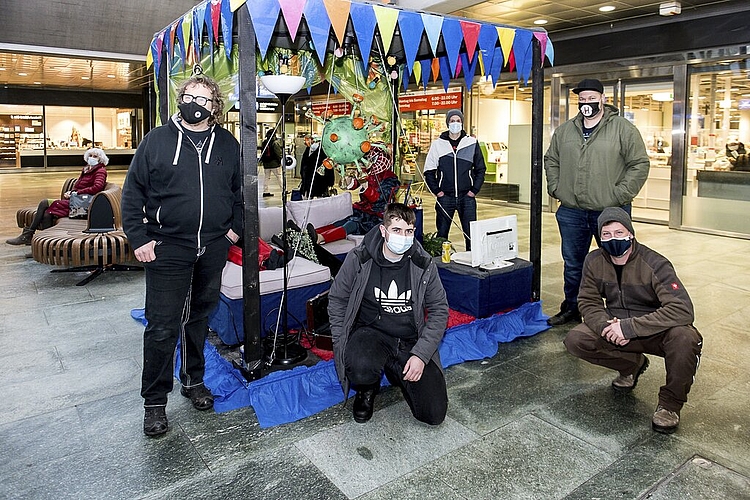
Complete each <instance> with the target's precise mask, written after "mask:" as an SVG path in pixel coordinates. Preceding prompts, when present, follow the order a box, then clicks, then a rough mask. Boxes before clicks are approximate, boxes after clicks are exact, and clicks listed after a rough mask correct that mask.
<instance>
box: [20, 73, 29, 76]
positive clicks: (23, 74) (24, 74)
mask: <svg viewBox="0 0 750 500" xmlns="http://www.w3.org/2000/svg"><path fill="white" fill-rule="evenodd" d="M18 76H29V74H28V73H18Z"/></svg>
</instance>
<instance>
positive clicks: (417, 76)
mask: <svg viewBox="0 0 750 500" xmlns="http://www.w3.org/2000/svg"><path fill="white" fill-rule="evenodd" d="M411 74H412V75H414V81H416V82H417V87H419V82H420V81H422V80H421V78H422V63H420V62H419V61H414V67H413V68H412V71H411Z"/></svg>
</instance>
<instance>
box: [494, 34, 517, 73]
mask: <svg viewBox="0 0 750 500" xmlns="http://www.w3.org/2000/svg"><path fill="white" fill-rule="evenodd" d="M497 36H498V38H500V47H501V48H502V49H503V66H505V65H506V64H508V58H509V57H510V51H511V49H512V48H513V40H514V39H515V38H516V30H514V29H513V28H497Z"/></svg>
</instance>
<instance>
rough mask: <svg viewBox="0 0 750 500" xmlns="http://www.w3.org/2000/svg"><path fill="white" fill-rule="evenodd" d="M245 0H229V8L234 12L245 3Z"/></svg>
mask: <svg viewBox="0 0 750 500" xmlns="http://www.w3.org/2000/svg"><path fill="white" fill-rule="evenodd" d="M246 1H247V0H229V9H230V10H231V11H232V12H235V11H236V10H237V9H239V8H240V7H242V6H243V5H245V2H246Z"/></svg>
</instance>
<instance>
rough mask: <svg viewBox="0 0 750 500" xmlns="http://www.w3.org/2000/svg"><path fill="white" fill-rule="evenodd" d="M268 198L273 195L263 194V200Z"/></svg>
mask: <svg viewBox="0 0 750 500" xmlns="http://www.w3.org/2000/svg"><path fill="white" fill-rule="evenodd" d="M269 196H273V193H263V198H268V197H269Z"/></svg>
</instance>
